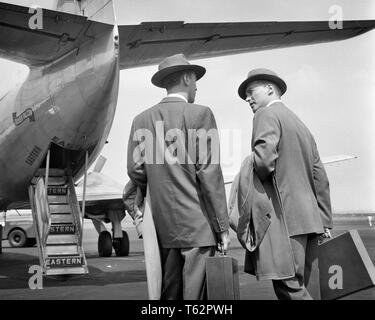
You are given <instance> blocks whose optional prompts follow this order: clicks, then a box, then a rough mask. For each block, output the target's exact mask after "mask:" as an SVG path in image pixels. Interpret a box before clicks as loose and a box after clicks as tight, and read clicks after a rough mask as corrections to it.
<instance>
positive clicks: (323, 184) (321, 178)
mask: <svg viewBox="0 0 375 320" xmlns="http://www.w3.org/2000/svg"><path fill="white" fill-rule="evenodd" d="M313 154H314V166H313V176H314V186H315V194H316V199H317V201H318V206H319V211H320V216H321V219H322V222H323V226H324V227H325V228H330V229H332V209H331V197H330V192H329V181H328V177H327V173H326V171H325V169H324V165H323V163H322V161H321V160H320V156H319V152H318V148H317V146H316V143H315V140H313Z"/></svg>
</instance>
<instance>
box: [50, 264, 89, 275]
mask: <svg viewBox="0 0 375 320" xmlns="http://www.w3.org/2000/svg"><path fill="white" fill-rule="evenodd" d="M88 272H89V271H88V268H87V267H86V266H83V267H75V268H52V269H47V270H46V275H47V276H58V275H63V274H86V273H88Z"/></svg>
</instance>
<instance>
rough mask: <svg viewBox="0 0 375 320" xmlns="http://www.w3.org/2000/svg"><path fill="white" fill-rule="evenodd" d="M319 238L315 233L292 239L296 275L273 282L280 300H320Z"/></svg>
mask: <svg viewBox="0 0 375 320" xmlns="http://www.w3.org/2000/svg"><path fill="white" fill-rule="evenodd" d="M318 238H319V235H317V234H315V233H311V234H304V235H298V236H293V237H290V243H291V246H292V251H293V256H294V263H295V269H296V274H295V277H293V278H290V279H285V280H272V284H273V288H274V290H275V293H276V296H277V298H278V299H280V300H311V299H317V300H320V284H319V265H318V248H319V246H318Z"/></svg>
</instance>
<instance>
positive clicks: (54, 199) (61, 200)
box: [48, 195, 69, 205]
mask: <svg viewBox="0 0 375 320" xmlns="http://www.w3.org/2000/svg"><path fill="white" fill-rule="evenodd" d="M48 203H49V204H50V205H51V204H68V203H69V199H68V196H51V195H49V196H48Z"/></svg>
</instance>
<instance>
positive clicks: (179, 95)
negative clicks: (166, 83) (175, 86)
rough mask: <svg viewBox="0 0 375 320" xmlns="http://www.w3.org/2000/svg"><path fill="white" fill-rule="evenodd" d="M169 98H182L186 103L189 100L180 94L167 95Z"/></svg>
mask: <svg viewBox="0 0 375 320" xmlns="http://www.w3.org/2000/svg"><path fill="white" fill-rule="evenodd" d="M167 98H180V99H182V100H184V101H185V102H186V103H188V101H187V99H186V98H185V97H184V96H183V95H181V94H178V93H170V94H168V95H167Z"/></svg>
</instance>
